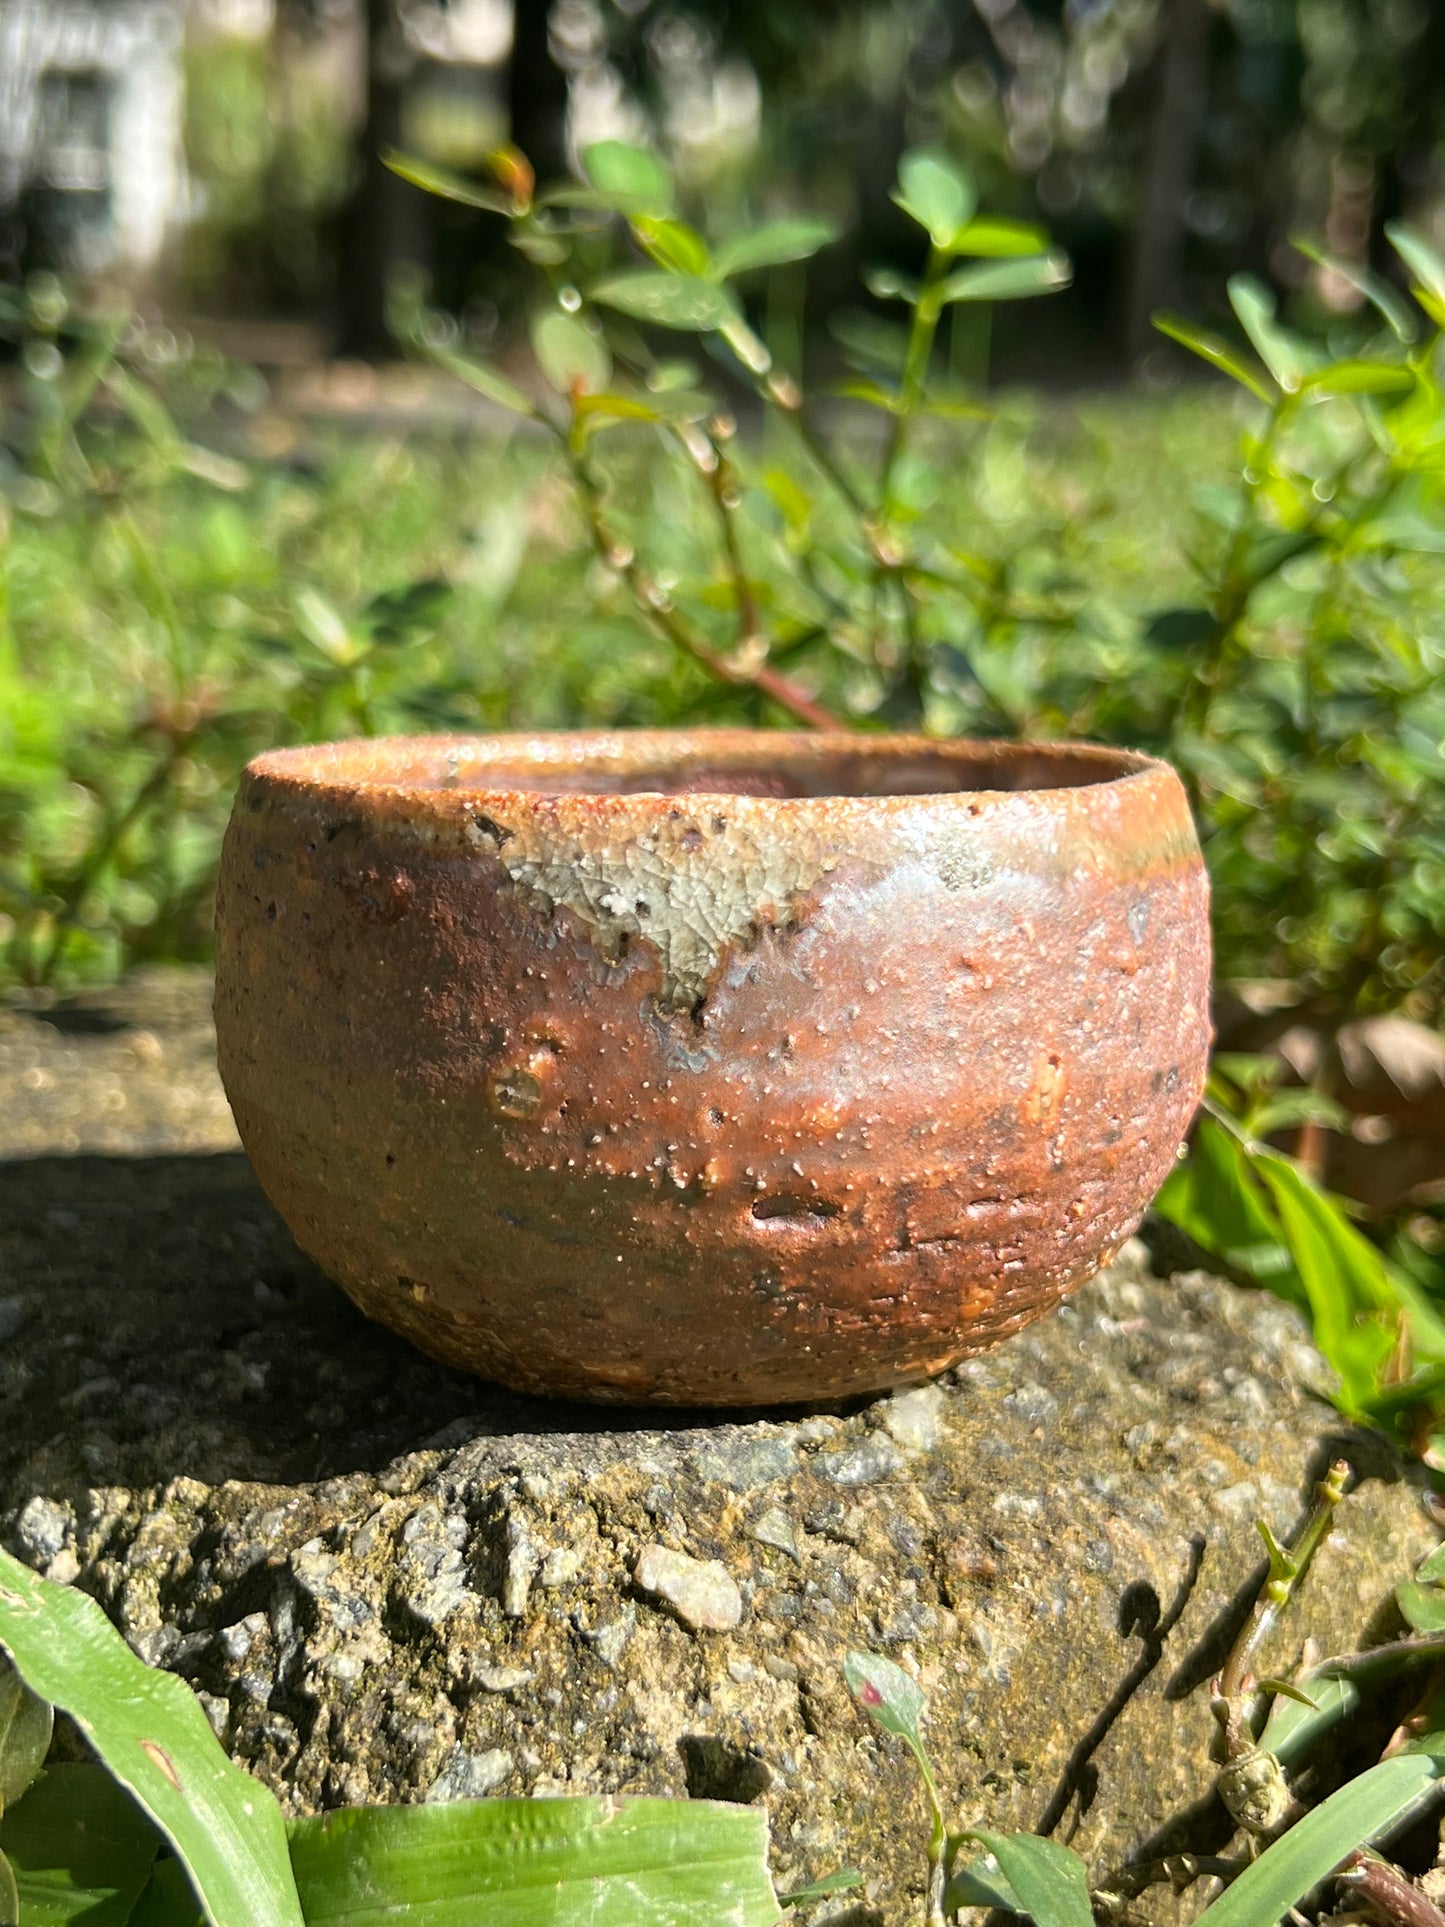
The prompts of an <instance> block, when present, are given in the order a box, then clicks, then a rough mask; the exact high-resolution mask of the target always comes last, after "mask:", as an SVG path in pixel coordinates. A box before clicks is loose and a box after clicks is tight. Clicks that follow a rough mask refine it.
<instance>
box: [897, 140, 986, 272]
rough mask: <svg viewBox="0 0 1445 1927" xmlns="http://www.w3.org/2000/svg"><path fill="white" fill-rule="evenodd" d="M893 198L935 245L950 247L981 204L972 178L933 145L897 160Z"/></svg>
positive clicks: (918, 149)
mask: <svg viewBox="0 0 1445 1927" xmlns="http://www.w3.org/2000/svg"><path fill="white" fill-rule="evenodd" d="M893 199H894V201H895V202H896V203H897V204H898V206H899V207H901V208H902V209H903V212H904V213H905V214H907V215H909V216H911V218H912V219H913V220H915V221H917V223H918V225H919V226H920V227H921V228H926V229H927V230H928V235H929V238H930V240H931V241H932V242H933V245H934V246H935V247H938V248H950V247H952V245H953V242H954V239H955V237H956V236H957V235H958V234H959V233H961V231H962V230H963V229H964V228H966V227H967V226H968V223H969V221H970V220H971V219H972V218H973V211H974V209H975V208H976V207H977V206H978V195H977V193H976V191H975V189H974V185H973V182H972V181H971V180H970V179H969V177H968V175H967V174H966V173H965V172H964V170H963V168H961V167H960V166H959V165H958V163H957V162H956V161H954V160H952V159H950V158H949V156H948V155H947V154H942V153H939V152H938V151H937V150H936V149H934V148H923V147H915V148H913V149H912V150H911V151H910V152H909V153H907V154H905V155H904V156H903V158H902V160H901V161H899V163H898V185H897V186H896V187H895V188H894V189H893Z"/></svg>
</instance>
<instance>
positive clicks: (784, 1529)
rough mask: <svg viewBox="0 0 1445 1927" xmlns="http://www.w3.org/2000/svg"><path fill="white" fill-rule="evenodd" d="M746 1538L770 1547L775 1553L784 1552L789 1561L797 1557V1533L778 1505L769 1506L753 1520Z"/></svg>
mask: <svg viewBox="0 0 1445 1927" xmlns="http://www.w3.org/2000/svg"><path fill="white" fill-rule="evenodd" d="M748 1537H749V1538H750V1539H753V1540H755V1541H756V1542H757V1544H758V1545H760V1546H771V1547H772V1548H773V1550H774V1551H775V1552H786V1553H787V1555H788V1557H789V1558H790V1559H796V1558H797V1557H798V1534H797V1531H796V1529H795V1527H794V1525H793V1522H792V1520H791V1519H790V1518H789V1517H788V1515H787V1513H786V1512H784V1510H783V1508H782V1507H781V1506H780V1505H771V1506H769V1507H768V1509H767V1511H766V1512H765V1513H763V1515H762V1517H761V1518H759V1519H754V1521H753V1523H752V1524H751V1525H750V1526H749V1527H748Z"/></svg>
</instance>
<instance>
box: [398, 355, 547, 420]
mask: <svg viewBox="0 0 1445 1927" xmlns="http://www.w3.org/2000/svg"><path fill="white" fill-rule="evenodd" d="M425 352H426V354H427V356H428V357H429V358H430V359H431V360H432V361H434V362H435V363H436V365H437V366H438V368H445V369H446V371H447V373H448V374H449V375H455V376H456V378H457V380H458V381H464V382H465V383H466V384H467V386H468V388H474V389H475V390H476V391H477V393H478V394H479V395H485V396H486V397H487V400H488V401H495V402H500V403H501V405H502V407H503V408H510V409H511V411H512V413H513V414H514V415H535V414H536V412H537V411H536V409H535V408H533V406H532V404H531V402H530V401H529V400H528V399H527V397H526V396H525V395H524V394H523V393H522V391H521V389H520V388H517V387H515V386H514V385H513V384H512V383H511V382H510V381H508V380H507V378H506V376H505V375H499V374H498V373H497V371H496V369H495V368H489V367H488V366H487V364H486V363H485V362H484V361H473V359H472V357H471V356H470V355H463V354H460V353H458V351H457V350H456V349H455V348H433V347H430V346H428V347H427V348H426V350H425Z"/></svg>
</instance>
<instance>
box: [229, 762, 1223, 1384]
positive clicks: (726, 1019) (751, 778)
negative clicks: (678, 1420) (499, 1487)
mask: <svg viewBox="0 0 1445 1927" xmlns="http://www.w3.org/2000/svg"><path fill="white" fill-rule="evenodd" d="M217 932H218V954H217V988H216V1026H217V1034H218V1038H219V1044H220V1054H221V1070H222V1075H223V1077H224V1079H225V1083H226V1089H227V1092H228V1094H229V1096H230V1099H231V1103H232V1106H233V1108H234V1110H235V1113H236V1120H237V1124H238V1126H239V1128H240V1131H241V1135H242V1139H243V1141H244V1142H245V1145H246V1148H247V1150H248V1152H249V1153H250V1155H251V1158H252V1161H253V1163H254V1164H255V1166H256V1169H257V1171H258V1173H259V1174H260V1177H261V1181H262V1183H263V1184H264V1185H265V1187H266V1189H267V1191H268V1192H269V1194H270V1195H271V1197H272V1198H273V1200H274V1201H275V1203H276V1204H277V1206H278V1207H279V1209H280V1210H281V1212H282V1213H283V1215H284V1216H285V1218H286V1220H287V1222H288V1223H289V1224H290V1226H291V1228H292V1230H293V1231H294V1232H295V1234H296V1236H297V1238H298V1239H299V1241H300V1242H301V1244H302V1245H303V1246H304V1247H305V1249H306V1250H307V1251H309V1252H310V1253H311V1254H312V1256H313V1257H315V1258H316V1259H317V1261H318V1262H319V1263H320V1264H321V1265H322V1266H324V1268H325V1269H326V1270H327V1271H328V1272H329V1273H330V1274H331V1275H332V1277H334V1278H335V1279H336V1280H337V1281H338V1282H339V1283H340V1284H341V1285H342V1286H343V1287H344V1288H345V1289H346V1290H347V1291H348V1292H349V1293H350V1294H351V1295H352V1296H353V1297H354V1298H355V1299H356V1300H357V1302H358V1303H359V1304H360V1305H361V1306H362V1307H363V1309H364V1310H366V1311H367V1312H368V1313H370V1314H371V1315H372V1316H373V1317H376V1318H379V1319H382V1320H383V1321H385V1322H386V1323H387V1324H390V1325H392V1326H394V1327H395V1328H396V1329H397V1330H399V1331H401V1332H404V1333H405V1334H406V1335H407V1336H408V1337H409V1338H411V1339H413V1340H414V1341H415V1342H416V1343H417V1344H418V1345H420V1346H422V1347H423V1348H424V1349H425V1350H427V1351H430V1352H433V1353H435V1354H436V1355H437V1356H439V1357H441V1358H445V1359H447V1360H449V1361H451V1362H453V1363H457V1364H462V1365H465V1366H468V1367H470V1368H472V1369H474V1370H476V1371H479V1372H482V1373H485V1374H486V1375H487V1376H489V1377H493V1378H498V1379H502V1380H504V1381H506V1382H507V1383H509V1384H512V1385H515V1386H518V1387H522V1388H525V1389H527V1390H532V1391H544V1392H553V1393H561V1394H566V1395H569V1396H581V1397H590V1398H601V1399H614V1400H657V1401H664V1402H669V1403H686V1404H693V1403H699V1404H704V1403H705V1404H721V1405H728V1404H748V1403H758V1402H772V1401H779V1402H781V1401H788V1400H807V1399H817V1398H825V1397H835V1396H838V1395H841V1394H846V1393H851V1392H861V1391H866V1390H871V1389H874V1388H878V1387H882V1386H886V1385H890V1384H896V1383H898V1382H900V1381H903V1380H907V1379H911V1378H917V1377H919V1376H921V1375H923V1374H926V1373H929V1372H934V1371H938V1370H941V1369H942V1368H943V1367H944V1366H946V1365H948V1364H950V1363H952V1362H953V1361H955V1360H957V1359H959V1358H961V1357H964V1356H967V1355H968V1354H969V1353H972V1352H976V1351H978V1350H980V1349H982V1348H983V1347H984V1346H987V1345H990V1344H993V1343H994V1342H995V1341H996V1340H998V1339H999V1338H1002V1337H1004V1336H1005V1335H1006V1334H1007V1333H1009V1332H1011V1331H1014V1330H1016V1329H1017V1328H1018V1327H1019V1326H1020V1325H1022V1324H1024V1323H1026V1322H1027V1321H1028V1320H1029V1319H1030V1318H1033V1317H1036V1316H1038V1315H1039V1313H1041V1312H1042V1311H1045V1310H1046V1309H1048V1307H1049V1306H1051V1305H1052V1304H1054V1303H1055V1302H1057V1300H1058V1299H1059V1298H1060V1297H1061V1296H1062V1295H1063V1294H1064V1293H1065V1292H1067V1291H1068V1290H1070V1289H1071V1288H1072V1287H1073V1286H1075V1285H1077V1284H1079V1283H1080V1282H1082V1280H1083V1279H1085V1278H1086V1277H1088V1276H1089V1275H1090V1273H1091V1272H1092V1271H1093V1270H1094V1269H1095V1268H1096V1267H1097V1266H1098V1265H1099V1263H1100V1262H1101V1261H1103V1260H1104V1259H1105V1258H1106V1257H1107V1256H1108V1254H1109V1253H1111V1252H1112V1251H1113V1250H1115V1249H1116V1248H1117V1247H1118V1245H1119V1244H1120V1243H1121V1242H1122V1241H1123V1239H1124V1238H1125V1237H1127V1236H1128V1234H1129V1232H1130V1231H1131V1230H1132V1229H1133V1227H1134V1225H1135V1224H1136V1223H1137V1221H1138V1219H1139V1217H1140V1214H1141V1213H1142V1211H1143V1210H1144V1208H1145V1206H1146V1205H1147V1203H1148V1201H1149V1199H1150V1197H1151V1196H1152V1195H1153V1192H1154V1191H1155V1189H1156V1188H1157V1186H1158V1185H1159V1183H1160V1182H1161V1181H1162V1179H1163V1177H1164V1175H1165V1173H1166V1172H1167V1171H1168V1169H1169V1167H1170V1165H1171V1163H1172V1161H1173V1159H1174V1156H1175V1152H1176V1149H1177V1147H1178V1144H1179V1141H1180V1138H1181V1137H1182V1135H1183V1133H1184V1131H1185V1129H1186V1128H1187V1126H1188V1123H1189V1119H1190V1117H1191V1115H1192V1113H1193V1110H1194V1106H1195V1103H1196V1102H1197V1099H1198V1096H1199V1091H1200V1087H1201V1083H1202V1079H1203V1075H1204V1068H1205V1061H1206V1052H1207V1043H1208V986H1209V931H1208V904H1207V887H1206V882H1205V876H1204V869H1203V865H1202V862H1201V860H1200V855H1199V850H1198V845H1197V843H1196V840H1195V837H1194V831H1193V828H1192V825H1191V823H1190V820H1189V814H1188V809H1187V806H1186V804H1185V799H1184V794H1183V791H1182V789H1181V787H1180V784H1179V782H1178V779H1177V778H1176V777H1175V776H1174V774H1173V772H1172V771H1171V770H1169V769H1168V768H1167V767H1166V766H1165V765H1163V764H1160V763H1156V762H1152V761H1150V760H1149V759H1147V758H1145V757H1141V756H1132V755H1129V754H1127V753H1124V752H1118V751H1108V750H1101V749H1093V748H1087V747H1068V748H1057V749H1055V748H1047V747H1039V746H1033V745H1030V746H1020V747H1011V746H1008V745H990V744H976V743H937V742H931V741H926V740H924V739H921V738H906V737H856V736H836V737H832V736H811V735H792V734H779V733H773V732H753V731H742V730H738V731H724V730H715V731H700V732H696V733H690V734H686V735H684V734H673V733H663V732H635V733H630V732H623V733H620V734H614V735H607V736H601V735H595V736H536V737H522V736H517V737H493V738H470V739H469V738H456V739H448V738H424V739H406V740H398V741H395V742H371V743H344V744H334V745H327V746H323V747H320V748H314V749H298V750H282V751H277V752H275V753H273V754H271V755H269V756H263V757H261V758H259V759H258V760H257V761H256V762H255V763H253V764H252V765H251V767H250V769H249V770H248V771H247V773H246V776H245V778H244V780H243V783H242V786H241V791H240V794H239V796H238V798H237V803H236V809H235V813H234V815H233V818H232V822H231V827H230V830H229V832H228V834H227V839H226V847H225V855H224V859H223V864H222V874H221V889H220V898H219V907H218V914H217Z"/></svg>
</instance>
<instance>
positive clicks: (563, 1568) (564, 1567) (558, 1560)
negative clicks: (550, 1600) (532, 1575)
mask: <svg viewBox="0 0 1445 1927" xmlns="http://www.w3.org/2000/svg"><path fill="white" fill-rule="evenodd" d="M581 1570H582V1555H581V1553H580V1552H578V1551H576V1550H575V1549H574V1548H573V1547H572V1546H553V1548H552V1550H551V1551H550V1552H549V1553H548V1554H547V1556H546V1558H545V1559H544V1560H543V1561H542V1571H541V1574H540V1578H541V1581H542V1584H543V1586H544V1587H545V1588H546V1589H547V1590H548V1591H549V1592H554V1591H555V1590H556V1589H557V1587H559V1586H570V1585H571V1583H572V1581H573V1580H574V1579H575V1578H576V1577H577V1575H578V1573H579V1572H581Z"/></svg>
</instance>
